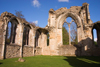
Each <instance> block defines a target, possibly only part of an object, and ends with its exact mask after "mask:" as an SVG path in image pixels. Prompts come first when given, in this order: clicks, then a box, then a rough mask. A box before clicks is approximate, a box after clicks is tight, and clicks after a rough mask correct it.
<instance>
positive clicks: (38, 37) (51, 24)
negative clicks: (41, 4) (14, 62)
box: [0, 3, 100, 59]
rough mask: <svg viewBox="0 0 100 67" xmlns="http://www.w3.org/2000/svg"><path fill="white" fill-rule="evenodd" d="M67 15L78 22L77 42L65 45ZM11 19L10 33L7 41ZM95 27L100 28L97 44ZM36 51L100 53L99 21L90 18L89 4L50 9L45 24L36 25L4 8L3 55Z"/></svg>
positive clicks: (0, 32) (1, 27) (0, 45)
mask: <svg viewBox="0 0 100 67" xmlns="http://www.w3.org/2000/svg"><path fill="white" fill-rule="evenodd" d="M67 17H71V18H72V19H73V20H74V21H75V23H76V25H77V41H78V44H77V45H71V44H70V45H63V40H62V26H63V23H64V22H65V19H66V18H67ZM9 22H10V23H11V33H10V34H11V35H10V39H9V42H8V40H7V36H8V33H7V29H8V23H9ZM93 29H96V31H97V46H95V44H94V38H93ZM48 33H49V45H47V34H48ZM34 55H63V56H100V21H97V22H95V23H93V22H92V20H91V19H90V13H89V4H88V3H83V4H82V6H72V7H70V9H67V8H60V9H58V10H56V11H54V10H53V9H50V10H49V18H48V25H47V26H46V27H45V28H41V27H34V26H33V25H32V24H29V23H27V22H25V21H24V20H22V19H21V18H18V17H16V16H14V15H13V14H11V13H8V12H3V13H2V14H1V16H0V59H4V58H14V57H28V56H34Z"/></svg>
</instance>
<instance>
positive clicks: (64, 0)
mask: <svg viewBox="0 0 100 67" xmlns="http://www.w3.org/2000/svg"><path fill="white" fill-rule="evenodd" d="M58 1H59V2H69V0H58Z"/></svg>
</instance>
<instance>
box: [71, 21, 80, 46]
mask: <svg viewBox="0 0 100 67" xmlns="http://www.w3.org/2000/svg"><path fill="white" fill-rule="evenodd" d="M70 32H71V44H72V45H77V44H78V39H77V25H76V23H75V22H72V23H71V31H70Z"/></svg>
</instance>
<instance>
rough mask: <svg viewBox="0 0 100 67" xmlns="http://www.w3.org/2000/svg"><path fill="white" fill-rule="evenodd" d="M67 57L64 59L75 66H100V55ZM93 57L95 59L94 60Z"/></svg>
mask: <svg viewBox="0 0 100 67" xmlns="http://www.w3.org/2000/svg"><path fill="white" fill-rule="evenodd" d="M95 58H96V57H66V59H64V60H65V61H66V62H68V63H69V64H70V65H71V66H73V67H100V59H99V58H100V57H99V58H98V59H95ZM92 59H93V60H92Z"/></svg>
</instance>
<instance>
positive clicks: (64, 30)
mask: <svg viewBox="0 0 100 67" xmlns="http://www.w3.org/2000/svg"><path fill="white" fill-rule="evenodd" d="M62 39H63V45H68V44H69V32H68V25H67V23H64V24H63V27H62Z"/></svg>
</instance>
